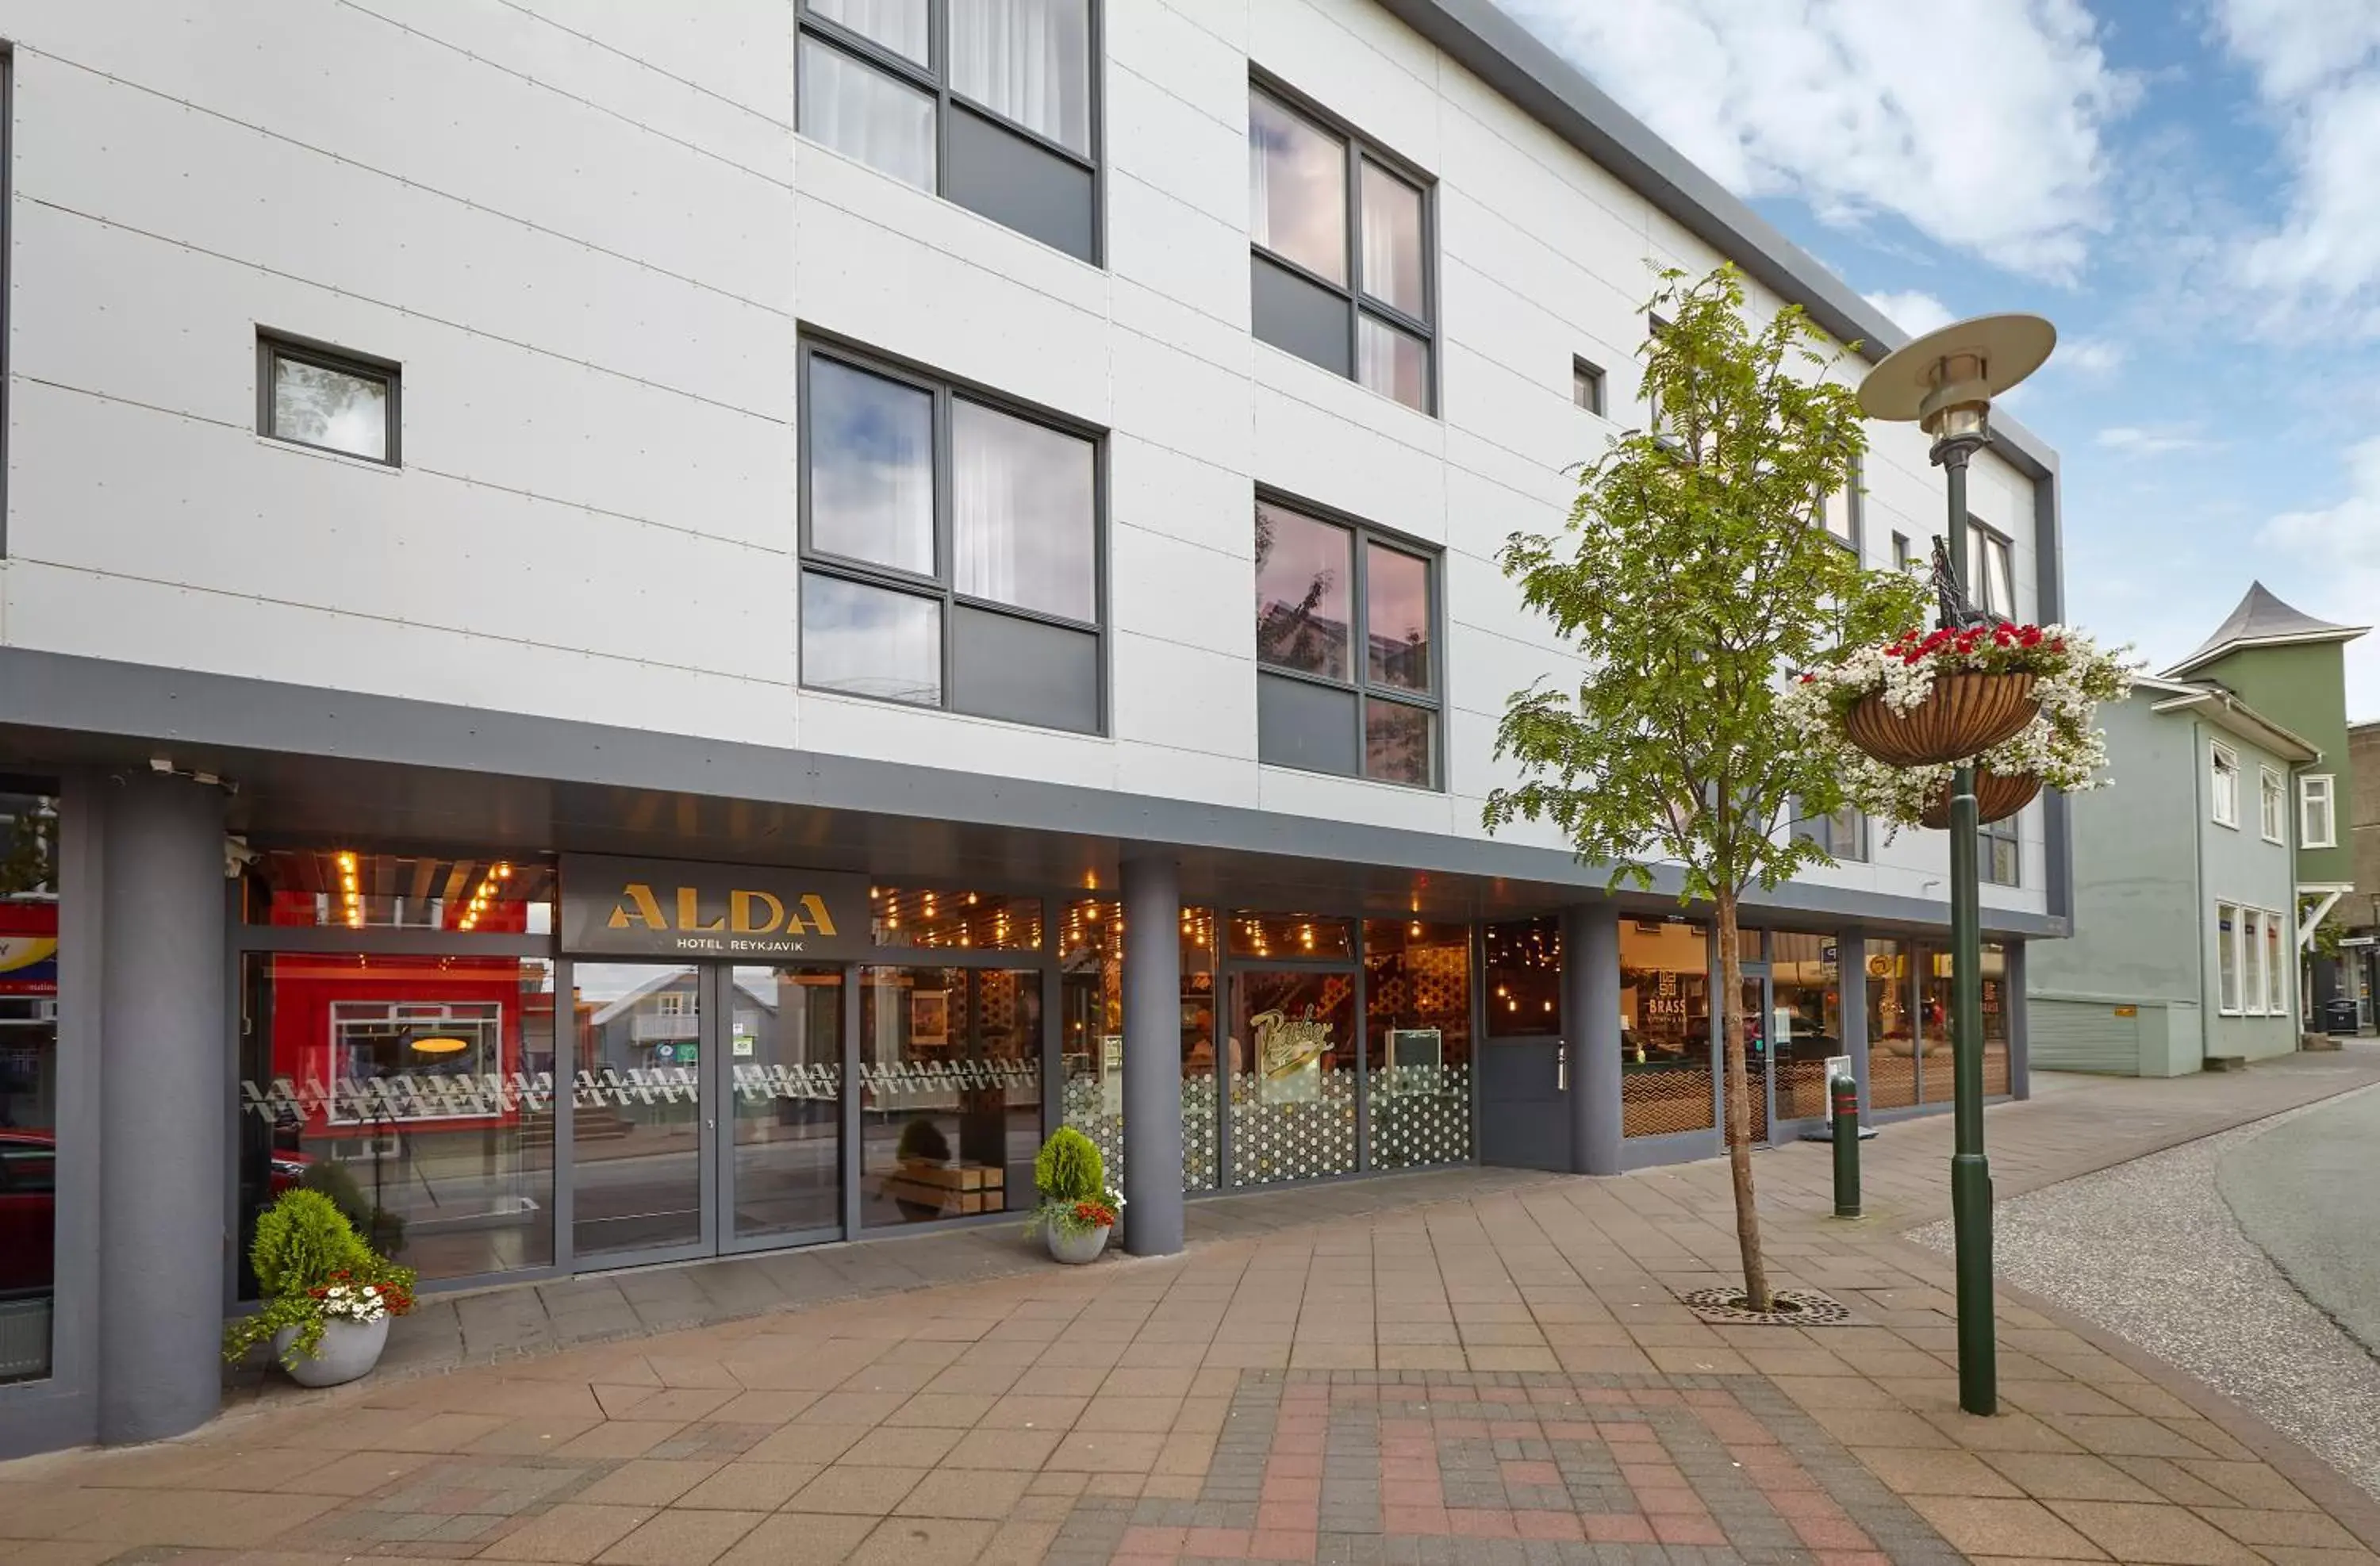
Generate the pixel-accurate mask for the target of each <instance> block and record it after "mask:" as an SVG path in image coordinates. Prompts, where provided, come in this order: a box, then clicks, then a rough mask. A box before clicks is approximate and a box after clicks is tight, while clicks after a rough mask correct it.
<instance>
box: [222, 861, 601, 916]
mask: <svg viewBox="0 0 2380 1566" xmlns="http://www.w3.org/2000/svg"><path fill="white" fill-rule="evenodd" d="M553 884H554V883H553V863H552V861H550V860H540V859H512V858H505V857H502V856H490V855H485V854H480V855H469V854H464V855H455V856H447V855H441V854H384V853H376V852H373V851H371V850H370V849H365V848H267V849H263V850H261V851H260V852H258V853H256V854H254V855H252V856H250V857H249V860H248V861H247V862H246V864H245V865H244V866H243V867H242V870H241V875H240V912H241V917H242V918H243V919H245V920H246V922H248V923H249V924H252V925H280V926H285V927H297V928H305V927H320V928H332V929H443V930H451V931H454V932H455V933H456V934H461V935H548V934H551V933H553Z"/></svg>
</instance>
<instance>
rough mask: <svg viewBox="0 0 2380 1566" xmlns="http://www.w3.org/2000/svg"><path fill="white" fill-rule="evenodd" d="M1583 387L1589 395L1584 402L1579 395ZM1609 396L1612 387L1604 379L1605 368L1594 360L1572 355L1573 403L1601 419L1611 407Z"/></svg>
mask: <svg viewBox="0 0 2380 1566" xmlns="http://www.w3.org/2000/svg"><path fill="white" fill-rule="evenodd" d="M1582 387H1584V388H1585V391H1586V394H1587V395H1586V399H1585V401H1583V402H1582V401H1580V399H1579V395H1578V394H1579V391H1580V389H1581V388H1582ZM1609 396H1610V387H1609V383H1608V382H1606V381H1605V379H1604V375H1603V367H1602V366H1601V365H1599V364H1597V363H1596V362H1595V361H1594V360H1593V359H1589V358H1581V357H1579V356H1578V355H1576V354H1573V355H1572V356H1571V360H1570V400H1571V402H1572V403H1573V404H1574V405H1575V406H1577V407H1583V408H1585V410H1586V411H1587V412H1589V413H1591V414H1593V415H1595V416H1596V417H1597V419H1601V418H1603V417H1604V416H1605V415H1604V409H1605V408H1606V407H1609Z"/></svg>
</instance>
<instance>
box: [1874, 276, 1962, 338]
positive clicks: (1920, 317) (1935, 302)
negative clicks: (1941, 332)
mask: <svg viewBox="0 0 2380 1566" xmlns="http://www.w3.org/2000/svg"><path fill="white" fill-rule="evenodd" d="M1867 302H1868V303H1870V304H1872V305H1874V306H1875V307H1876V309H1878V310H1882V311H1884V315H1885V319H1886V320H1888V321H1889V322H1892V323H1893V324H1894V325H1895V326H1898V327H1900V329H1901V330H1902V331H1903V332H1906V333H1908V334H1910V335H1911V336H1913V337H1923V336H1924V335H1925V334H1927V333H1928V332H1931V331H1933V330H1934V328H1936V327H1937V326H1948V325H1949V324H1950V322H1954V321H1956V320H1958V319H1959V318H1958V317H1957V316H1956V315H1954V314H1952V313H1951V310H1950V307H1949V305H1946V304H1944V303H1943V302H1942V301H1941V300H1939V299H1937V298H1936V297H1934V296H1933V295H1931V294H1927V293H1923V292H1921V291H1919V290H1917V289H1915V288H1910V289H1905V290H1903V291H1902V292H1900V293H1897V294H1870V295H1868V296H1867Z"/></svg>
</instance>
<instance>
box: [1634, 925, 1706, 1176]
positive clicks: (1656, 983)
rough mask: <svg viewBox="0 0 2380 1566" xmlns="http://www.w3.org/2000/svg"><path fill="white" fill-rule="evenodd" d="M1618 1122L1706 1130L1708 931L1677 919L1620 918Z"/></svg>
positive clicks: (1646, 1128) (1654, 1132)
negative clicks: (1619, 1109)
mask: <svg viewBox="0 0 2380 1566" xmlns="http://www.w3.org/2000/svg"><path fill="white" fill-rule="evenodd" d="M1620 1071H1621V1078H1620V1099H1621V1128H1622V1130H1623V1131H1624V1133H1625V1134H1626V1135H1630V1136H1659V1135H1668V1134H1669V1133H1671V1132H1677V1131H1707V1130H1709V1129H1711V1128H1712V1126H1713V1125H1714V1124H1715V1123H1716V1120H1715V1111H1714V1108H1713V1099H1712V1091H1713V1086H1714V1078H1713V1076H1712V1073H1711V974H1710V931H1709V930H1708V929H1706V928H1704V927H1703V926H1701V925H1697V924H1688V923H1685V922H1683V921H1682V920H1673V919H1623V920H1621V925H1620Z"/></svg>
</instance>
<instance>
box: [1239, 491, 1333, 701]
mask: <svg viewBox="0 0 2380 1566" xmlns="http://www.w3.org/2000/svg"><path fill="white" fill-rule="evenodd" d="M1354 580H1355V573H1354V539H1353V536H1352V535H1350V534H1349V533H1348V531H1347V529H1346V528H1336V527H1333V526H1331V525H1330V523H1328V522H1321V521H1318V520H1316V519H1315V518H1313V517H1311V516H1300V515H1299V514H1298V513H1296V512H1294V511H1290V510H1287V509H1285V508H1283V507H1281V506H1277V505H1270V504H1267V503H1265V502H1263V501H1258V502H1257V660H1258V661H1259V662H1265V663H1269V664H1272V665H1273V666H1275V667H1276V668H1281V669H1300V670H1304V671H1305V673H1307V674H1321V675H1324V676H1326V677H1328V678H1330V679H1334V680H1343V679H1346V678H1348V670H1347V631H1348V625H1349V623H1350V617H1351V610H1350V605H1351V603H1352V602H1353V601H1354V590H1355V589H1354Z"/></svg>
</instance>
